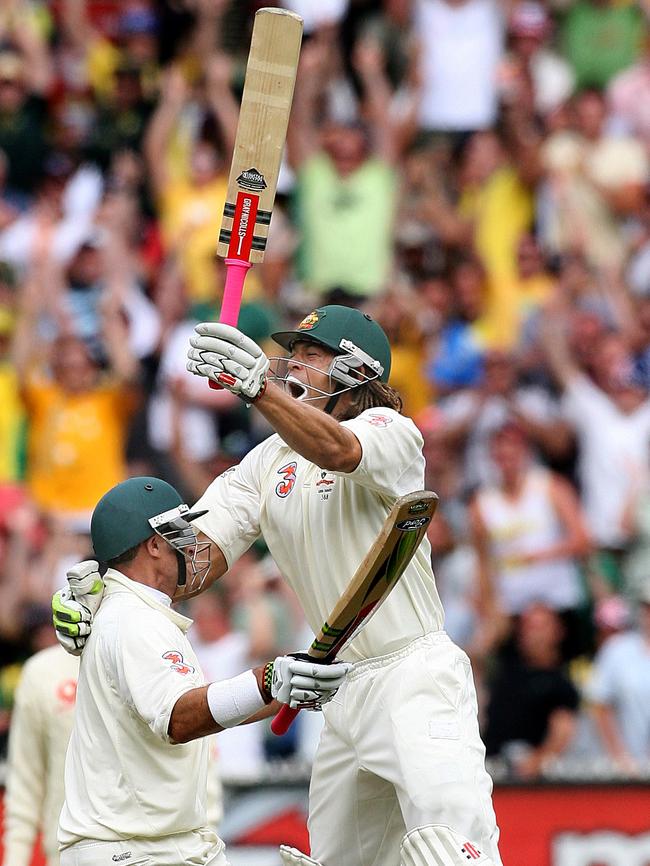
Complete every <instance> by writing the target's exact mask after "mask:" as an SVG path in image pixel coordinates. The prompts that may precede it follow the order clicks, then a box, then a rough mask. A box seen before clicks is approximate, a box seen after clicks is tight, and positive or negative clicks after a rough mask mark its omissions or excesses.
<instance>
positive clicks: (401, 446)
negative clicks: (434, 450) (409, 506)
mask: <svg viewBox="0 0 650 866" xmlns="http://www.w3.org/2000/svg"><path fill="white" fill-rule="evenodd" d="M343 426H344V427H347V428H348V430H351V431H352V432H353V433H354V435H355V436H356V437H357V439H358V440H359V443H360V445H361V452H362V453H361V460H360V462H359V465H358V466H357V468H356V469H354V470H353V471H352V472H346V473H343V472H338V473H335V474H337V475H345V477H346V478H351V479H353V480H354V481H356V482H357V483H358V484H361V485H363V486H364V487H369V488H370V489H371V490H376V491H377V492H378V493H384V494H387V495H389V496H403V495H404V494H406V493H412V492H413V491H414V490H422V489H423V487H424V457H423V455H422V445H423V439H422V434H421V433H420V431H419V430H418V428H417V427H416V426H415V424H414V423H413V422H412V421H411V419H410V418H405V417H404V416H403V415H400V414H399V413H398V412H395V411H394V410H393V409H385V408H380V409H367V410H366V411H365V412H362V413H361V415H359V416H358V417H357V418H353V419H352V420H350V421H344V422H343Z"/></svg>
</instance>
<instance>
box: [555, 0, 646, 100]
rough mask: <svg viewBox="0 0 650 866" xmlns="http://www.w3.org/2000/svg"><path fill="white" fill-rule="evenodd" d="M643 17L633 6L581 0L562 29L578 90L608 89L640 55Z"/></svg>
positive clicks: (567, 55)
mask: <svg viewBox="0 0 650 866" xmlns="http://www.w3.org/2000/svg"><path fill="white" fill-rule="evenodd" d="M643 32H644V24H643V14H642V13H641V10H640V9H639V7H638V6H636V5H634V4H632V3H608V2H605V3H594V2H589V0H578V2H577V3H575V4H574V5H573V6H572V7H571V8H570V9H569V10H568V11H567V14H566V17H565V19H564V22H563V26H562V43H563V48H564V54H565V56H566V58H567V60H568V61H569V63H570V64H571V66H572V67H573V69H574V72H575V74H576V83H577V86H578V87H605V86H606V85H607V83H608V82H609V80H610V79H611V78H613V76H614V75H616V73H617V72H621V70H623V69H627V68H628V67H629V66H632V64H633V63H634V62H635V61H636V59H637V58H638V56H639V52H640V48H641V42H642V37H643Z"/></svg>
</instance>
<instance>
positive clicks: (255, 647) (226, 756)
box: [190, 559, 275, 779]
mask: <svg viewBox="0 0 650 866" xmlns="http://www.w3.org/2000/svg"><path fill="white" fill-rule="evenodd" d="M248 564H249V566H250V570H249V573H248V574H246V573H245V570H244V573H242V569H240V570H239V571H240V578H241V579H243V580H244V582H245V584H246V597H247V608H248V612H249V615H250V616H249V621H248V625H247V629H246V630H245V631H239V630H235V629H233V624H232V610H231V609H230V605H229V602H228V596H227V595H226V593H225V592H219V591H218V590H212V591H210V592H208V593H205V594H204V595H201V596H198V597H197V598H195V599H193V600H192V603H191V607H190V613H191V616H192V619H193V620H194V626H193V638H192V641H193V646H194V648H195V651H196V655H197V658H198V660H199V662H200V663H201V669H202V670H203V674H204V676H205V678H206V682H219V681H221V680H225V679H228V678H230V677H234V676H237V674H241V673H244V671H247V670H249V669H250V667H251V664H253V663H255V664H258V662H259V661H260V660H261V659H264V658H267V657H270V656H271V655H273V653H274V652H275V637H274V630H273V622H272V619H271V617H270V616H269V612H268V610H267V607H266V604H265V601H264V598H263V596H262V593H261V589H262V587H263V584H261V583H259V575H258V574H256V567H255V563H254V560H252V559H249V563H248ZM221 733H222V734H223V735H224V736H221V735H219V737H217V738H216V740H217V742H216V747H217V751H218V754H219V770H220V773H221V775H222V776H223V777H224V778H227V779H232V778H235V779H245V778H255V777H256V776H258V775H259V773H260V772H261V770H262V766H263V763H264V728H263V726H262V725H257V724H254V725H243V726H242V727H241V730H240V731H237V730H236V729H235V728H232V729H230V730H226V731H222V732H221Z"/></svg>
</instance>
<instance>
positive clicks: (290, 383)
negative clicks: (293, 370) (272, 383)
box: [285, 376, 307, 400]
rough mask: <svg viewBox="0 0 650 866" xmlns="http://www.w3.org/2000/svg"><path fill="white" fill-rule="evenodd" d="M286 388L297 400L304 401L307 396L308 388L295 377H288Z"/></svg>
mask: <svg viewBox="0 0 650 866" xmlns="http://www.w3.org/2000/svg"><path fill="white" fill-rule="evenodd" d="M285 387H286V389H287V390H288V391H289V393H290V394H291V396H292V397H293V398H294V399H296V400H304V399H305V397H306V396H307V386H306V385H305V384H304V383H303V382H301V381H300V380H299V379H296V378H295V376H287V378H286V379H285Z"/></svg>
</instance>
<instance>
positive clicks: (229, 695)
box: [208, 671, 266, 728]
mask: <svg viewBox="0 0 650 866" xmlns="http://www.w3.org/2000/svg"><path fill="white" fill-rule="evenodd" d="M264 706H266V704H265V702H264V698H263V697H262V695H261V694H260V690H259V687H258V685H257V680H256V679H255V674H254V673H253V671H246V673H243V674H239V676H237V677H233V678H232V679H230V680H223V681H222V682H220V683H210V685H209V686H208V707H209V708H210V712H211V713H212V718H213V719H214V720H215V722H216V723H217V724H218V725H221V727H222V728H234V727H235V725H238V724H239V723H240V722H243V721H245V719H249V718H250V717H251V716H252V715H253V713H256V712H257V711H258V710H261V709H262V707H264Z"/></svg>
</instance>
